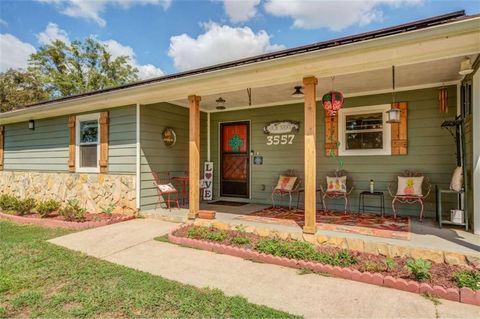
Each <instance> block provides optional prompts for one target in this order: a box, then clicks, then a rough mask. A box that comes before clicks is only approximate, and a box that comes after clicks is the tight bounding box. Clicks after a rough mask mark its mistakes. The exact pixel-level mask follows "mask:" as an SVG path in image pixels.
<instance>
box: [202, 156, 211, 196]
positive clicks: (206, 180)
mask: <svg viewBox="0 0 480 319" xmlns="http://www.w3.org/2000/svg"><path fill="white" fill-rule="evenodd" d="M202 186H203V187H202V190H203V200H212V199H213V162H205V163H204V164H203V185H202Z"/></svg>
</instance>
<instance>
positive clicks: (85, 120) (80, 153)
mask: <svg viewBox="0 0 480 319" xmlns="http://www.w3.org/2000/svg"><path fill="white" fill-rule="evenodd" d="M98 123H99V113H95V114H87V115H81V116H77V125H76V128H77V132H76V136H77V152H76V154H77V160H76V163H77V171H78V172H92V173H96V172H99V166H98V154H99V149H100V147H99V145H100V144H99V124H98Z"/></svg>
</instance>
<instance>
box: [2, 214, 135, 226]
mask: <svg viewBox="0 0 480 319" xmlns="http://www.w3.org/2000/svg"><path fill="white" fill-rule="evenodd" d="M134 218H135V216H133V215H131V216H127V215H126V216H124V217H123V218H121V219H115V220H101V221H98V222H95V221H88V222H69V221H64V220H58V219H51V218H50V219H49V218H29V217H23V216H17V215H10V214H5V213H2V212H0V219H4V220H9V221H11V222H14V223H17V224H24V225H25V224H28V225H37V226H43V227H49V228H63V229H72V230H82V229H87V228H95V227H100V226H106V225H110V224H115V223H120V222H124V221H127V220H131V219H134Z"/></svg>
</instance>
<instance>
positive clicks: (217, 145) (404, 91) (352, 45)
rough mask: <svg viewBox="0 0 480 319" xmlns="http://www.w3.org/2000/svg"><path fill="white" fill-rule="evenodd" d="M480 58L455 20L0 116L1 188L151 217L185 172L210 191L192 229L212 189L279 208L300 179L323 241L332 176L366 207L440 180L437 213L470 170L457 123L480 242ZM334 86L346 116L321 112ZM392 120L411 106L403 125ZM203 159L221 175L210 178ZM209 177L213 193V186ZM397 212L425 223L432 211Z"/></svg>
mask: <svg viewBox="0 0 480 319" xmlns="http://www.w3.org/2000/svg"><path fill="white" fill-rule="evenodd" d="M479 54H480V15H475V16H466V15H465V13H464V12H454V13H450V14H446V15H442V16H436V17H432V18H428V19H424V20H420V21H415V22H411V23H407V24H403V25H398V26H394V27H390V28H386V29H381V30H377V31H373V32H368V33H363V34H358V35H354V36H349V37H344V38H339V39H334V40H329V41H324V42H319V43H314V44H311V45H305V46H302V47H296V48H291V49H286V50H282V51H277V52H273V53H268V54H264V55H260V56H255V57H250V58H245V59H242V60H237V61H232V62H227V63H223V64H218V65H213V66H209V67H205V68H201V69H195V70H191V71H187V72H182V73H176V74H171V75H166V76H162V77H158V78H153V79H149V80H144V81H139V82H135V83H132V84H128V85H124V86H121V87H112V88H108V89H104V90H99V91H94V92H87V93H84V94H79V95H75V96H69V97H64V98H59V99H55V100H50V101H44V102H40V103H37V104H34V105H30V106H28V107H25V108H22V109H19V110H15V111H11V112H6V113H3V114H0V169H1V171H0V192H1V193H13V194H16V195H18V196H34V197H37V198H50V197H53V198H58V199H60V200H67V199H69V198H77V199H80V201H81V203H82V204H83V205H84V206H85V207H86V208H87V209H89V210H99V209H100V207H103V206H106V205H115V206H116V207H117V210H121V211H136V210H149V209H154V208H155V207H157V205H158V202H159V201H160V200H161V198H160V199H159V196H158V195H157V189H156V186H155V183H154V178H153V175H152V172H171V171H183V172H188V177H189V180H188V183H189V184H190V185H191V186H192V185H198V187H190V188H189V190H188V192H189V194H188V197H189V198H188V199H189V200H188V202H189V203H190V205H189V209H190V214H189V216H190V217H191V218H195V216H196V213H197V211H198V210H199V202H200V200H201V199H202V198H201V197H202V193H204V194H203V195H205V197H206V198H207V199H209V200H210V199H211V200H218V199H222V200H229V199H230V200H231V199H232V198H233V199H235V200H238V201H247V202H252V203H271V194H272V186H273V185H274V184H276V183H277V180H278V178H279V176H280V175H282V174H283V173H284V172H285V171H287V170H294V171H296V172H297V173H298V176H299V177H300V178H301V180H302V185H301V188H302V191H303V194H304V195H302V199H301V202H302V205H303V206H304V207H305V226H304V231H305V232H307V233H308V232H309V233H311V232H314V231H315V211H316V209H317V208H320V204H321V202H322V201H321V198H320V196H319V193H318V192H317V191H318V189H319V187H320V185H321V184H324V183H325V177H326V176H327V175H330V176H331V174H332V172H333V171H335V170H337V169H343V170H345V171H347V172H348V178H349V181H351V182H353V183H354V189H353V192H352V193H351V194H350V203H351V204H352V203H353V205H354V206H356V204H357V202H358V199H359V194H360V192H361V191H364V190H368V189H369V187H370V183H371V180H373V181H374V183H375V186H374V187H375V189H376V190H381V191H384V192H385V194H386V195H388V192H387V189H388V185H389V184H390V183H393V184H392V185H393V188H394V189H396V187H397V176H399V175H400V174H401V173H402V172H403V171H405V170H411V171H416V172H421V173H422V174H423V175H424V176H425V177H426V178H428V181H429V183H430V184H431V185H432V190H431V194H430V196H429V197H428V198H427V200H426V206H425V215H426V216H427V217H435V207H436V203H435V202H436V195H435V191H434V189H433V187H434V186H435V185H436V186H437V187H438V188H440V189H445V188H446V189H448V187H449V185H450V180H451V177H452V173H453V171H454V170H455V168H456V167H457V166H458V165H461V163H457V153H458V149H457V147H456V145H457V144H456V140H455V138H454V137H452V134H451V131H450V130H449V129H447V128H442V127H441V126H442V123H444V121H445V120H454V119H459V120H461V122H463V123H464V132H465V133H464V138H463V139H462V140H464V141H465V148H463V149H464V150H465V151H464V152H463V153H465V154H464V158H465V162H466V166H464V167H465V171H466V174H465V175H466V176H465V177H466V185H465V186H466V187H465V189H466V196H465V197H462V198H461V202H462V203H463V206H462V207H466V209H467V211H468V213H469V216H470V223H471V225H473V229H474V232H475V233H477V234H480V143H479V141H480V72H479V71H478V67H479V64H480V62H479ZM459 71H460V74H459ZM331 91H335V92H341V93H342V94H343V98H344V101H343V106H342V108H341V109H340V110H339V111H338V112H336V113H335V114H334V115H333V114H327V113H326V112H325V108H324V105H323V103H322V97H323V96H324V95H325V94H327V93H329V92H331ZM334 95H335V94H334ZM297 97H300V99H299V98H297ZM336 98H338V99H340V98H341V97H339V96H336V95H335V97H334V99H336ZM391 109H397V110H400V120H399V121H397V122H395V123H393V124H390V123H388V120H389V116H390V115H389V114H392V113H388V112H387V111H389V110H391ZM205 163H211V164H208V165H212V166H213V175H208V176H205V170H204V165H205ZM209 173H212V172H211V171H210V170H209ZM205 177H207V178H206V180H211V181H213V183H212V188H209V187H210V184H208V185H206V184H205V183H204V185H203V188H202V189H201V188H200V183H201V180H204V179H205ZM205 189H206V192H205ZM209 191H211V197H210V193H209ZM294 201H296V199H294ZM386 201H387V204H386V207H387V214H388V213H391V205H390V202H391V198H389V197H388V196H386ZM329 203H330V202H329ZM283 204H286V202H285V201H284V202H283ZM331 205H333V206H329V207H332V208H338V209H342V208H343V205H344V204H343V202H342V201H332V202H331ZM398 214H406V215H412V216H418V214H419V207H418V206H413V205H408V206H402V207H401V209H400V210H399V211H398Z"/></svg>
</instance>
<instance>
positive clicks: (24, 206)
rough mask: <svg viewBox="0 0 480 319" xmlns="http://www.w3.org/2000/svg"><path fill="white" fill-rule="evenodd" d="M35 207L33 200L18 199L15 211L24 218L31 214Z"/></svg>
mask: <svg viewBox="0 0 480 319" xmlns="http://www.w3.org/2000/svg"><path fill="white" fill-rule="evenodd" d="M34 207H35V200H34V199H33V198H25V199H17V201H16V205H15V209H14V210H15V211H16V212H17V214H18V215H20V216H23V215H25V214H28V213H30V211H31V210H32V209H33V208H34Z"/></svg>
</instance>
